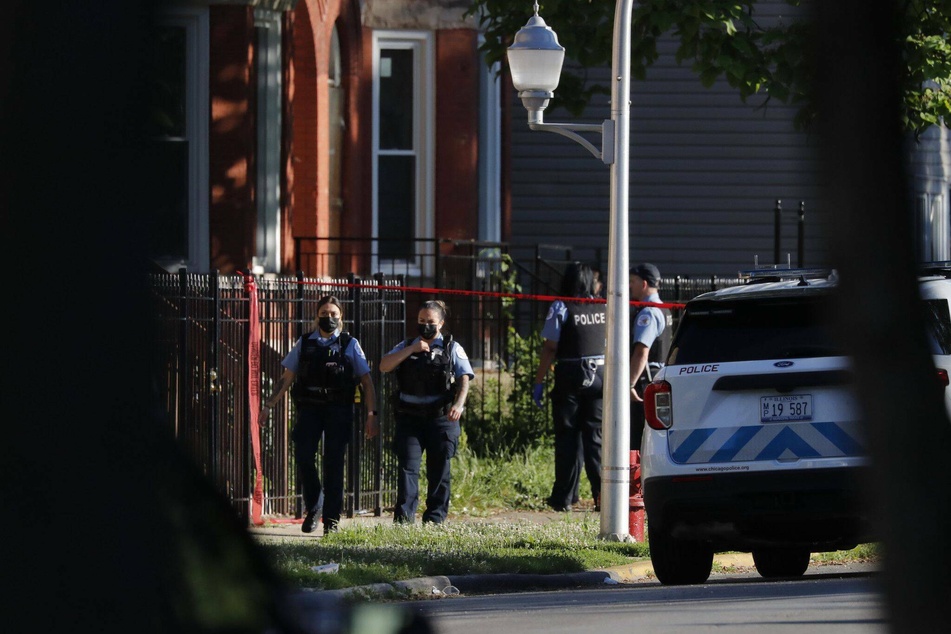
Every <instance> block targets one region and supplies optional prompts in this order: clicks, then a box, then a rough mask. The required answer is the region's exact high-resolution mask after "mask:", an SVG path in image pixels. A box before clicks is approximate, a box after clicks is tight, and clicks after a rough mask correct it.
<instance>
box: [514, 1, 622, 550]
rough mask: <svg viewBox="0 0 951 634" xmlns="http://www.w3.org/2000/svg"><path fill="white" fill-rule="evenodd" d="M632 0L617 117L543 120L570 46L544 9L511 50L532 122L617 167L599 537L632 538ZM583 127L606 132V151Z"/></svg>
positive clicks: (618, 32)
mask: <svg viewBox="0 0 951 634" xmlns="http://www.w3.org/2000/svg"><path fill="white" fill-rule="evenodd" d="M633 8H634V0H617V3H616V5H615V11H614V40H613V53H612V56H611V57H612V59H611V80H612V83H611V118H610V119H606V120H605V121H604V122H603V123H601V124H600V125H597V124H570V123H545V121H544V117H543V112H544V110H545V108H546V107H547V106H548V100H549V99H551V97H552V96H554V90H555V88H557V87H558V79H559V77H560V75H561V64H562V61H563V60H564V51H565V49H564V48H562V47H561V46H560V45H559V44H558V37H557V35H555V32H554V31H553V30H552V29H551V28H550V27H549V26H548V25H547V24H545V21H544V20H543V19H542V18H541V16H539V15H538V3H537V2H535V15H533V16H532V17H531V18H529V20H528V23H527V24H526V25H525V26H524V27H522V28H521V29H520V30H519V32H518V34H516V36H515V42H514V43H513V44H512V46H510V47H509V49H508V60H509V68H510V70H511V73H512V81H513V83H514V84H515V89H516V90H518V96H519V98H521V100H522V104H523V105H524V106H525V109H526V110H528V127H529V128H531V129H532V130H543V131H546V132H555V133H556V134H560V135H562V136H565V137H568V138H570V139H571V140H573V141H575V142H577V143H579V144H581V145H582V146H583V147H585V148H586V149H587V150H588V151H589V152H591V154H593V155H594V156H595V157H597V158H599V159H601V160H602V161H603V162H604V163H605V164H606V165H610V169H611V199H610V200H611V206H610V220H609V226H608V240H609V244H608V280H607V290H608V297H607V307H606V313H607V314H606V316H607V335H608V337H607V349H606V350H605V355H604V357H605V359H604V361H605V363H604V370H605V374H604V379H605V380H604V392H605V399H604V412H603V417H602V455H601V534H600V536H601V538H602V539H607V540H613V541H629V540H630V539H631V536H630V534H629V530H630V527H629V523H628V522H629V517H630V515H629V497H630V487H631V475H630V474H631V459H630V440H631V427H630V412H631V402H630V393H631V392H630V374H631V371H630V357H631V354H630V351H631V341H630V326H629V324H628V315H629V305H630V299H629V293H628V239H629V238H628V200H629V189H630V183H629V171H628V170H629V167H628V165H629V143H630V122H631V80H630V77H631V13H632V10H633ZM578 132H600V133H601V149H600V150H599V149H598V148H597V147H596V146H595V145H594V144H592V143H591V142H589V141H588V140H587V139H585V138H584V137H582V136H581V135H580V134H578Z"/></svg>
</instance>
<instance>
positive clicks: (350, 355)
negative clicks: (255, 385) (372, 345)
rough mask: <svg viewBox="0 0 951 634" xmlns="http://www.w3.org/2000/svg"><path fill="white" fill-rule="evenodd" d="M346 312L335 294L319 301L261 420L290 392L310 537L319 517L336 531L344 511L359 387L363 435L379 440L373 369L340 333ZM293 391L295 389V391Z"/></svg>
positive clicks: (355, 343) (356, 344)
mask: <svg viewBox="0 0 951 634" xmlns="http://www.w3.org/2000/svg"><path fill="white" fill-rule="evenodd" d="M342 322H343V307H342V306H341V305H340V300H338V299H337V298H336V297H334V296H332V295H327V296H325V297H322V298H320V300H319V301H318V302H317V317H316V319H315V320H314V323H313V328H314V330H313V331H312V332H308V333H305V334H304V335H303V336H301V338H300V339H298V340H297V343H296V344H294V347H293V349H291V351H290V352H289V353H288V354H287V356H286V357H284V360H283V361H281V365H282V366H283V367H284V373H283V374H282V375H281V380H280V383H279V387H278V390H277V391H276V392H274V394H273V395H271V398H269V399H267V400H266V401H265V402H264V410H263V411H262V412H261V420H266V418H267V414H268V410H270V409H272V408H273V407H274V406H275V405H277V403H278V401H280V399H281V397H282V396H283V395H284V392H286V391H287V389H288V388H291V397H292V398H293V400H294V404H295V406H296V407H297V423H296V424H295V425H294V429H293V431H292V432H291V438H293V440H294V459H295V461H296V462H297V472H298V476H299V477H300V482H301V488H302V489H303V496H304V506H305V508H306V509H307V514H306V516H305V517H304V523H303V524H302V525H301V530H302V531H303V532H305V533H312V532H313V531H314V529H315V528H316V526H317V518H318V517H321V518H322V520H323V525H324V533H325V534H326V533H329V532H332V531H334V530H336V528H337V524H338V522H339V521H340V512H341V510H342V508H343V473H344V456H345V454H346V450H347V444H348V443H349V442H350V436H351V434H352V427H353V416H354V410H353V402H354V396H355V395H356V385H357V384H358V383H359V385H360V387H361V389H362V390H363V402H364V403H365V404H366V407H367V417H366V421H365V424H364V433H365V434H366V436H367V437H368V438H372V437H374V436H376V435H377V434H378V433H379V431H380V428H379V421H378V419H377V412H376V392H375V390H374V389H373V381H372V380H371V378H370V366H369V365H368V364H367V359H366V355H365V354H364V353H363V349H362V348H361V347H360V342H359V341H357V340H356V339H355V338H353V337H351V336H350V335H349V334H348V333H346V332H343V331H342V330H341V325H342ZM292 386H293V387H292ZM321 436H323V438H324V481H323V486H321V481H320V477H319V475H318V473H317V465H316V460H315V459H316V456H317V451H318V449H319V446H320V438H321Z"/></svg>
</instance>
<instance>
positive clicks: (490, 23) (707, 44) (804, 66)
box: [468, 0, 951, 135]
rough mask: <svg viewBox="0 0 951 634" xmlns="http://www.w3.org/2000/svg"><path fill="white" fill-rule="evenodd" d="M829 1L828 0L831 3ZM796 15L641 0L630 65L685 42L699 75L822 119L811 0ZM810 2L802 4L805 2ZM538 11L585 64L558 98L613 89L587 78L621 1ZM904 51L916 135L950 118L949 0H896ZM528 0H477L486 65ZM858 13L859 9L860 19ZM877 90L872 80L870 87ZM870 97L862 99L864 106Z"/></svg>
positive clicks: (639, 73)
mask: <svg viewBox="0 0 951 634" xmlns="http://www.w3.org/2000/svg"><path fill="white" fill-rule="evenodd" d="M826 1H828V0H826ZM785 2H786V4H788V5H791V6H792V7H793V8H792V9H790V12H791V13H792V14H793V16H795V17H788V18H786V17H784V18H783V19H781V20H777V19H769V20H767V19H765V18H762V19H761V16H759V15H758V14H757V5H761V4H763V3H758V2H756V1H755V0H750V1H748V2H736V1H731V0H638V2H637V3H636V4H635V5H634V14H633V18H632V23H631V31H632V54H631V70H632V75H633V77H634V79H644V77H645V74H646V71H647V67H648V66H650V65H651V64H652V63H653V62H654V61H655V60H656V59H657V57H658V53H657V44H658V41H659V39H660V38H661V37H662V36H669V35H672V36H673V37H674V38H675V39H676V41H678V43H679V45H678V48H677V53H676V59H677V62H678V63H684V62H688V63H690V65H691V68H692V69H693V71H694V72H695V73H696V74H697V76H698V77H699V79H700V82H701V83H702V84H703V85H704V86H706V87H709V86H711V85H712V84H713V83H714V82H715V81H717V80H718V79H721V78H722V79H724V80H726V81H727V83H728V84H729V85H730V86H732V87H733V88H735V89H737V90H738V91H739V95H740V98H741V99H742V100H743V101H744V102H749V101H750V100H751V99H753V100H755V99H757V98H758V99H760V102H758V103H757V104H756V105H766V104H768V102H769V101H770V100H771V99H777V100H778V101H780V102H782V103H787V104H794V105H797V106H798V108H799V110H798V112H797V115H796V120H795V123H796V126H797V127H798V128H800V129H803V128H807V127H809V125H810V124H811V123H812V122H813V121H814V120H815V118H816V116H817V113H816V106H815V99H814V98H813V97H814V96H813V94H812V91H813V77H814V75H815V61H814V57H813V55H812V52H814V51H815V50H816V30H815V27H814V25H813V24H812V23H811V21H810V19H809V17H810V13H809V11H808V3H809V0H805V1H803V0H785ZM801 4H802V5H803V6H802V7H800V5H801ZM539 6H540V9H539V14H540V15H541V16H542V17H543V18H544V19H545V21H546V22H547V23H548V25H549V26H550V27H552V28H553V29H554V30H555V31H556V32H557V33H558V39H559V42H560V43H561V45H562V46H564V47H565V49H566V54H567V55H568V56H570V57H571V58H572V59H574V60H575V61H576V62H578V64H579V65H580V67H581V69H580V71H577V72H572V71H571V70H569V69H566V70H564V71H562V77H561V83H560V84H559V89H558V91H557V93H556V95H555V100H556V101H555V102H554V103H553V105H556V104H557V105H560V106H562V107H564V108H566V109H567V110H568V111H569V112H571V113H572V114H574V115H576V116H577V115H579V114H581V112H582V111H583V110H584V107H585V105H586V104H587V103H588V101H589V100H590V99H591V97H592V96H593V95H595V94H610V87H609V86H605V85H595V84H588V83H587V82H586V81H585V76H584V70H585V69H587V68H590V67H598V66H610V64H611V53H612V43H613V28H614V11H615V0H544V1H543V2H539ZM895 7H896V11H897V12H898V15H897V16H896V19H897V20H898V21H899V23H900V24H901V27H902V28H901V29H900V32H901V35H900V36H899V38H898V39H899V41H897V42H895V45H897V46H900V47H901V49H902V59H903V63H904V69H905V73H904V76H903V78H902V99H903V101H902V123H903V125H904V127H905V129H906V130H908V131H911V132H914V133H915V134H916V135H917V134H920V133H921V132H922V131H924V130H925V129H927V128H928V127H929V126H931V125H945V126H949V125H951V43H949V35H951V1H949V0H898V1H897V2H896V3H895ZM532 10H533V2H532V1H531V0H472V5H471V7H470V8H469V11H468V13H469V14H470V15H474V16H477V17H478V19H479V22H480V25H481V27H482V29H483V30H484V33H485V43H484V44H483V45H482V47H481V48H482V51H483V52H485V54H486V56H487V61H488V63H489V64H492V63H495V62H502V63H504V59H505V52H506V48H507V47H508V46H509V45H510V44H511V41H512V37H513V36H514V35H515V33H516V32H517V31H518V30H519V29H520V28H522V27H523V26H524V25H525V22H526V21H527V20H528V18H529V17H530V16H531V15H532ZM855 19H856V20H861V19H862V16H861V15H857V16H855ZM869 90H870V94H873V91H874V87H870V89H869ZM862 99H863V96H861V95H859V96H857V99H856V102H855V104H856V108H860V107H861V106H862Z"/></svg>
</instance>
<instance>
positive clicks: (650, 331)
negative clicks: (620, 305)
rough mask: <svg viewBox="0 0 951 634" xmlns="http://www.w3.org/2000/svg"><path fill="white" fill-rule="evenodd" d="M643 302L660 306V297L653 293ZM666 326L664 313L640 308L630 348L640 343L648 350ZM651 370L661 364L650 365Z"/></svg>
mask: <svg viewBox="0 0 951 634" xmlns="http://www.w3.org/2000/svg"><path fill="white" fill-rule="evenodd" d="M644 301H645V302H653V303H655V304H660V303H661V301H660V295H658V294H657V293H653V294H651V295H648V296H647V298H646V299H645V300H644ZM666 325H667V318H666V317H665V316H664V311H662V310H661V309H659V308H653V307H651V306H644V307H643V308H641V310H640V312H638V313H637V317H636V318H635V321H634V332H633V333H632V335H631V346H632V347H633V346H634V344H636V343H642V344H644V345H645V346H647V349H648V350H650V347H651V346H652V345H654V340H655V339H657V337H659V336H660V335H661V333H662V332H664V327H665V326H666ZM651 367H652V368H657V369H659V368H660V367H662V366H661V364H659V363H652V364H651Z"/></svg>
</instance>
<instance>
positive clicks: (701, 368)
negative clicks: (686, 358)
mask: <svg viewBox="0 0 951 634" xmlns="http://www.w3.org/2000/svg"><path fill="white" fill-rule="evenodd" d="M719 371H720V364H719V363H707V364H704V365H685V366H684V367H682V368H680V370H679V371H678V372H677V374H678V375H684V374H705V373H707V372H719Z"/></svg>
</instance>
